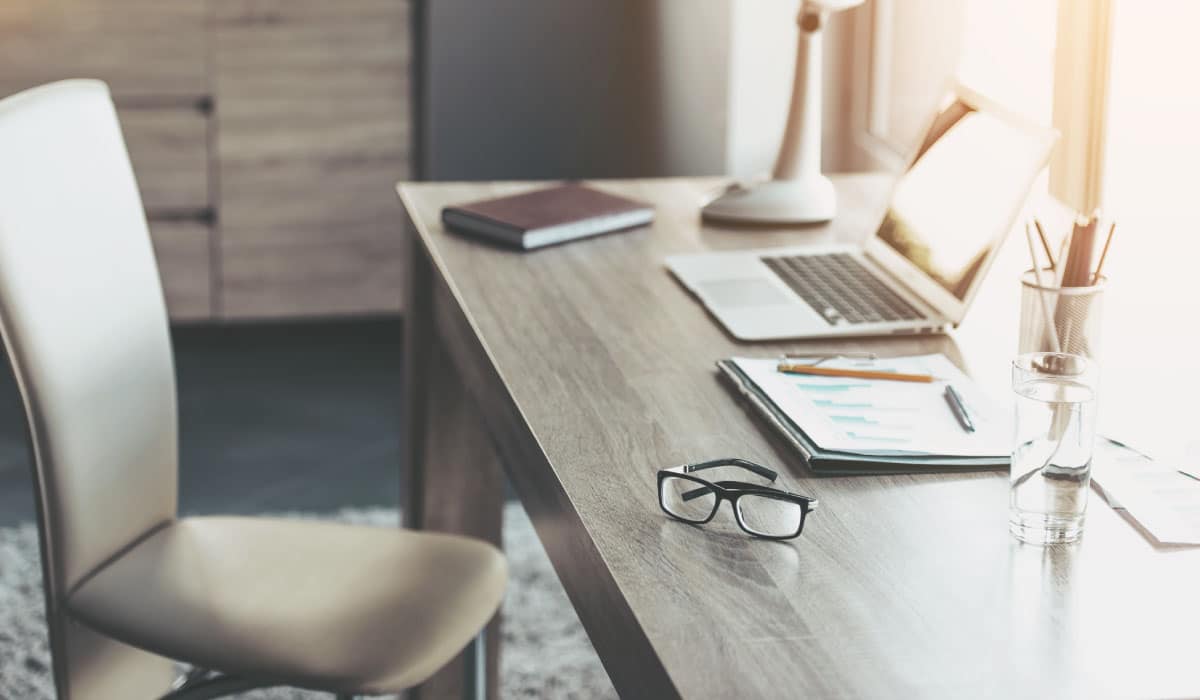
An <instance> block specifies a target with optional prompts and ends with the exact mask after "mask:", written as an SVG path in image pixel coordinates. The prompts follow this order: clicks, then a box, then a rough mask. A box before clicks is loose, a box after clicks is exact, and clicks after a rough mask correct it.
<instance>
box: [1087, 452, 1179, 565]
mask: <svg viewBox="0 0 1200 700" xmlns="http://www.w3.org/2000/svg"><path fill="white" fill-rule="evenodd" d="M1092 480H1093V481H1095V482H1096V486H1097V487H1098V488H1099V489H1100V492H1101V493H1102V494H1103V495H1104V497H1105V499H1106V500H1107V501H1108V504H1109V505H1110V506H1112V507H1113V508H1123V509H1125V510H1126V511H1128V512H1129V514H1130V515H1131V516H1132V517H1133V519H1134V520H1137V521H1138V522H1139V523H1141V525H1142V527H1144V528H1146V529H1147V530H1149V531H1150V533H1151V534H1152V535H1154V538H1155V539H1157V540H1158V541H1159V542H1162V543H1164V544H1200V481H1197V480H1196V479H1193V478H1191V477H1189V476H1185V475H1183V474H1180V473H1179V472H1178V471H1177V470H1176V469H1175V467H1174V465H1173V464H1171V463H1168V462H1157V461H1154V460H1151V459H1150V458H1149V457H1147V456H1145V455H1143V454H1141V453H1139V452H1137V451H1136V450H1132V449H1129V448H1128V447H1125V446H1124V445H1121V444H1120V443H1115V442H1111V441H1109V440H1105V439H1104V438H1097V440H1096V455H1095V458H1094V459H1093V461H1092Z"/></svg>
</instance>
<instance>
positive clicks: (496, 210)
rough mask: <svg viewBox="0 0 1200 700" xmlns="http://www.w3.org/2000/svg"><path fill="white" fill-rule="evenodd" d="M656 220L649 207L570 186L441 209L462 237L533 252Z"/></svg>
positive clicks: (582, 187) (641, 203)
mask: <svg viewBox="0 0 1200 700" xmlns="http://www.w3.org/2000/svg"><path fill="white" fill-rule="evenodd" d="M653 220H654V208H653V207H651V206H650V205H649V204H646V203H645V202H638V201H636V200H632V199H628V198H625V197H620V196H617V195H615V194H609V193H607V192H601V191H600V190H596V189H592V188H590V187H586V186H584V185H576V184H566V185H556V186H554V187H547V188H545V189H540V190H534V191H532V192H525V193H522V194H517V195H512V196H508V197H498V198H496V199H485V200H482V201H479V202H470V203H468V204H460V205H457V206H452V207H446V208H444V209H442V223H443V224H445V225H446V227H447V228H451V229H454V230H455V231H459V232H460V233H466V234H470V235H475V236H482V237H484V238H489V239H492V240H495V241H498V242H500V243H504V244H506V245H510V246H513V247H516V248H521V249H524V250H529V249H531V248H541V247H542V246H547V245H553V244H555V243H565V242H566V241H573V240H575V239H577V238H584V237H587V236H595V235H597V234H601V233H609V232H611V231H620V230H623V229H627V228H632V227H634V226H642V225H644V224H648V223H650V222H651V221H653Z"/></svg>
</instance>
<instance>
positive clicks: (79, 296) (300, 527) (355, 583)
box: [0, 80, 507, 700]
mask: <svg viewBox="0 0 1200 700" xmlns="http://www.w3.org/2000/svg"><path fill="white" fill-rule="evenodd" d="M0 332H2V334H3V339H4V343H5V348H6V349H7V353H8V359H9V361H10V363H11V364H12V369H13V373H14V375H15V376H16V378H17V382H18V384H19V386H20V390H21V396H22V399H23V401H24V407H25V415H26V418H27V427H28V433H29V439H30V444H31V446H32V452H33V461H34V476H35V478H36V483H35V487H36V498H37V506H38V526H39V533H40V540H41V553H42V565H43V573H44V583H45V593H46V617H47V622H48V623H49V631H50V642H51V650H52V653H53V667H54V669H53V670H54V676H55V684H56V687H57V689H58V693H59V697H60V698H62V699H63V700H75V699H79V698H83V699H86V700H108V699H109V698H120V699H121V700H131V699H136V698H153V697H158V696H162V697H164V698H170V699H171V700H201V699H203V698H213V697H220V696H223V695H227V694H230V693H234V692H241V691H243V690H247V689H250V688H259V687H267V686H274V685H289V686H296V687H302V688H309V689H314V690H321V691H329V692H331V693H335V694H337V695H338V697H351V696H353V695H354V694H377V693H389V692H397V691H400V690H402V689H405V688H408V687H411V686H414V685H417V684H420V683H421V682H423V681H424V680H425V679H427V678H428V677H430V676H431V675H432V674H433V673H434V672H435V671H437V670H438V669H439V668H440V667H442V666H443V665H445V664H446V663H447V662H448V661H450V660H451V659H452V658H454V657H455V656H456V655H457V654H458V653H459V652H460V651H462V650H464V647H465V648H466V651H467V655H468V663H467V664H465V666H466V667H467V672H468V675H469V676H470V677H471V680H472V681H473V684H472V683H466V684H465V686H466V687H467V689H468V690H470V691H471V692H473V693H475V695H476V696H478V695H479V693H480V692H481V691H482V687H483V686H482V684H483V680H484V679H483V678H482V673H480V666H481V664H482V648H481V644H482V642H481V640H482V636H481V634H480V631H481V629H482V628H483V626H484V625H485V624H486V623H487V622H488V620H489V619H490V618H491V617H492V616H493V615H494V614H495V612H496V610H497V608H498V606H499V604H500V600H501V597H502V595H503V591H504V585H505V579H506V576H507V565H506V563H505V560H504V557H503V555H501V554H500V552H498V551H497V550H496V549H495V548H494V547H492V546H491V545H489V544H486V543H484V542H481V541H477V540H472V539H468V538H465V537H458V536H454V535H446V534H433V533H421V532H411V531H403V530H400V529H394V530H392V529H382V528H369V527H353V526H349V525H341V524H333V523H317V522H310V521H294V520H280V519H268V518H238V517H197V518H179V517H177V515H176V489H177V435H176V431H177V420H176V398H175V379H174V367H173V359H172V354H171V344H170V337H169V332H168V326H167V315H166V307H165V304H164V301H163V292H162V287H161V284H160V281H159V276H158V270H157V267H156V265H155V260H154V253H153V250H152V248H151V243H150V238H149V234H148V230H147V226H146V220H145V216H144V214H143V211H142V204H141V198H140V195H139V194H138V189H137V184H136V182H135V181H134V175H133V171H132V168H131V166H130V163H129V157H128V154H127V153H126V150H125V145H124V141H123V139H122V136H121V130H120V126H119V124H118V122H117V116H116V111H115V109H114V107H113V103H112V99H111V97H110V96H109V92H108V88H107V86H106V85H105V84H104V83H101V82H98V81H91V80H70V81H64V82H59V83H54V84H50V85H45V86H42V87H39V88H34V89H31V90H27V91H25V92H23V93H20V94H18V95H15V96H12V97H9V98H7V99H4V100H0ZM473 639H474V640H475V641H474V642H472V640H473ZM472 657H473V658H472ZM169 659H174V660H177V661H181V662H184V663H186V664H190V665H191V666H192V667H193V668H194V670H193V671H192V672H190V673H189V674H187V676H186V677H184V678H183V679H180V680H179V681H177V684H176V687H175V689H174V690H169V688H168V686H169V684H170V679H171V676H172V668H173V664H172V662H171V661H170V660H169ZM472 685H473V687H472Z"/></svg>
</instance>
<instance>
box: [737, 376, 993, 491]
mask: <svg viewBox="0 0 1200 700" xmlns="http://www.w3.org/2000/svg"><path fill="white" fill-rule="evenodd" d="M838 362H841V361H840V360H835V361H831V362H826V363H823V364H822V366H831V367H836V366H838ZM845 362H847V363H850V362H851V361H849V360H847V361H845ZM858 362H861V361H858ZM777 365H778V359H761V358H731V359H728V360H722V361H720V362H718V363H717V368H718V369H719V370H720V373H721V376H722V377H723V378H724V379H725V380H726V381H727V382H728V383H729V384H730V385H731V386H732V387H733V388H734V389H735V390H736V391H737V392H738V393H739V394H740V395H742V396H743V397H745V399H746V400H747V403H748V405H749V406H750V407H751V408H752V410H753V411H754V412H755V413H757V414H758V415H759V416H760V417H761V418H762V419H764V420H765V421H766V422H767V423H768V424H769V425H770V426H772V428H773V429H774V430H775V431H776V432H777V433H779V435H780V436H782V437H783V438H784V439H785V440H787V441H788V442H789V443H790V444H791V445H792V446H793V447H794V448H795V449H796V450H797V451H798V452H799V453H800V455H801V457H803V458H804V460H805V462H806V463H807V465H808V467H809V468H810V469H811V470H812V471H813V472H815V473H818V474H894V473H905V472H926V471H974V470H981V471H982V470H993V469H1007V468H1008V463H1009V450H1010V447H1011V445H1010V443H1011V440H1012V435H1011V432H1010V425H1011V424H1010V422H1009V418H1008V414H1007V412H1005V411H1003V410H1000V408H999V407H998V406H996V405H995V404H994V403H993V402H991V401H990V400H989V399H988V398H987V397H986V396H985V395H984V394H983V392H982V391H981V390H980V389H979V388H978V387H977V386H976V385H975V384H974V383H973V382H972V381H971V380H970V379H969V378H967V376H966V375H965V374H963V372H962V371H961V370H959V369H958V368H957V367H956V366H955V365H954V363H953V362H951V361H950V360H949V359H948V358H946V357H945V356H944V355H937V354H935V355H919V356H913V357H901V358H889V359H886V360H878V361H876V363H875V364H874V367H875V368H877V369H881V370H884V371H896V372H906V373H913V374H931V375H933V376H935V377H937V378H938V381H935V382H933V383H930V384H921V383H913V382H898V381H887V380H868V379H857V378H854V379H850V378H844V377H824V376H813V375H795V374H785V373H782V372H779V371H777V370H776V366H777ZM947 382H948V383H950V384H952V385H953V386H954V388H955V390H957V391H958V392H959V394H961V395H962V396H963V399H964V402H965V403H966V406H967V408H968V410H969V413H970V415H971V417H972V420H973V421H974V423H975V425H976V431H975V432H974V433H968V432H966V431H964V430H963V429H962V427H961V426H960V425H959V424H958V421H957V419H956V418H955V416H954V414H953V413H952V412H951V410H950V408H949V406H947V404H946V402H945V398H944V396H943V392H944V391H945V386H946V383H947Z"/></svg>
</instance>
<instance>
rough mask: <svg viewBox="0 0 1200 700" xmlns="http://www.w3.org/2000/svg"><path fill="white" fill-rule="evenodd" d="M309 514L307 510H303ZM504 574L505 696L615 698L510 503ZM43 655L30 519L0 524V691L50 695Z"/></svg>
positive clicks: (380, 520)
mask: <svg viewBox="0 0 1200 700" xmlns="http://www.w3.org/2000/svg"><path fill="white" fill-rule="evenodd" d="M305 517H312V516H305ZM330 517H332V518H335V519H337V520H344V521H348V522H355V523H360V524H368V525H379V526H384V527H387V526H393V525H394V524H395V523H396V522H397V517H398V516H397V514H396V511H394V510H386V509H371V510H347V511H342V512H339V513H337V514H336V515H334V516H330ZM504 528H505V530H504V549H505V553H506V554H507V555H508V559H509V567H510V571H511V578H510V580H509V588H508V593H507V595H506V596H505V600H504V617H503V620H504V621H503V634H504V651H503V653H502V654H501V671H500V678H501V681H500V682H501V687H502V695H503V697H505V698H580V699H584V698H615V697H616V692H615V691H614V690H613V687H612V684H611V683H610V682H609V680H608V676H607V675H606V674H605V672H604V668H603V667H602V666H601V665H600V660H599V659H598V658H597V657H596V652H595V650H593V649H592V645H591V643H590V642H589V641H588V638H587V635H586V634H585V633H584V631H583V628H582V627H581V626H580V624H579V618H578V617H577V616H576V615H575V611H574V609H572V607H571V604H570V602H569V601H568V600H567V596H566V593H565V592H563V590H562V586H561V585H559V582H558V577H557V576H556V575H555V573H554V570H553V569H552V568H551V566H550V560H549V559H547V558H546V553H545V552H544V551H543V550H542V547H541V544H540V543H539V542H538V539H537V536H536V535H535V534H534V531H533V526H532V524H531V523H530V522H529V519H528V518H527V517H526V515H525V512H524V511H523V510H522V509H521V507H520V506H519V505H517V504H509V505H508V507H507V508H506V509H505V513H504ZM53 697H54V688H53V684H52V682H51V680H50V655H49V651H48V649H47V643H46V628H45V619H44V609H43V601H42V587H41V565H40V564H39V562H38V541H37V529H36V527H35V526H34V525H33V524H32V523H27V524H23V525H21V526H19V527H15V528H0V698H11V699H13V700H17V699H18V698H19V699H21V700H52V698H53ZM240 697H243V698H256V699H262V700H268V699H269V700H276V699H284V698H286V699H289V700H290V699H297V700H298V699H300V698H305V699H307V698H329V697H330V696H329V695H328V694H323V693H309V692H304V691H297V690H290V689H282V688H276V689H271V690H265V691H256V692H254V693H247V694H245V695H243V696H240Z"/></svg>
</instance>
